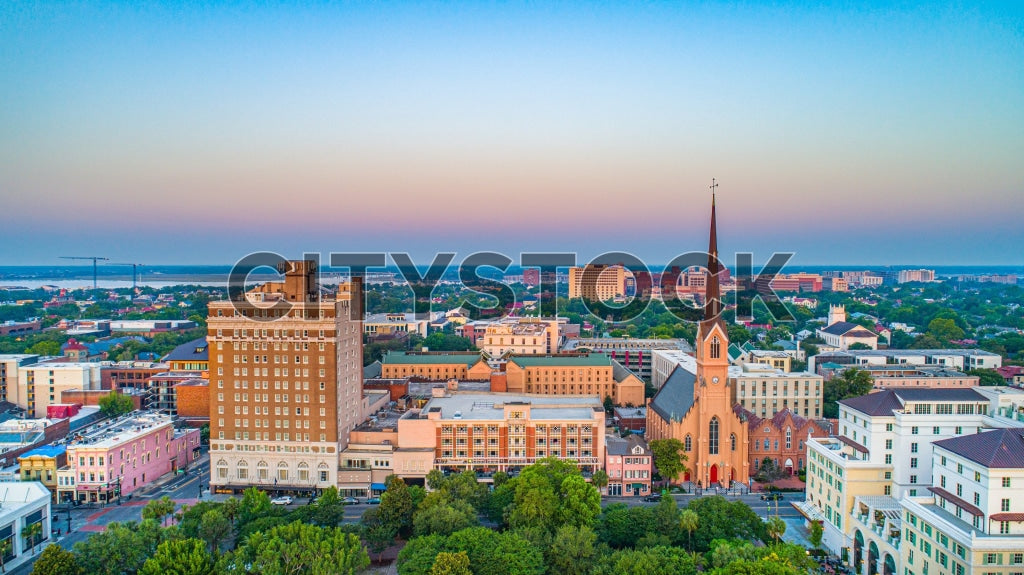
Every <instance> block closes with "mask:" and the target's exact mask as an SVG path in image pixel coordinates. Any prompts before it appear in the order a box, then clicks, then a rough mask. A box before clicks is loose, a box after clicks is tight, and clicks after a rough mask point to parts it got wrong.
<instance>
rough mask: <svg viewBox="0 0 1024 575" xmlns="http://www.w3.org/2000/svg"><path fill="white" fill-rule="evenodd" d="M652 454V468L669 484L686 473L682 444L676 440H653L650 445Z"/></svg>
mask: <svg viewBox="0 0 1024 575" xmlns="http://www.w3.org/2000/svg"><path fill="white" fill-rule="evenodd" d="M650 447H651V452H652V453H653V454H654V466H655V467H657V468H658V473H660V474H661V476H662V477H663V478H664V479H665V480H667V481H668V482H669V483H670V484H671V483H672V481H673V480H675V479H676V478H677V477H679V475H680V474H681V473H685V472H686V463H685V462H686V459H687V457H686V454H685V453H683V442H681V441H679V440H678V439H676V438H674V437H673V438H669V439H655V440H653V441H651V443H650Z"/></svg>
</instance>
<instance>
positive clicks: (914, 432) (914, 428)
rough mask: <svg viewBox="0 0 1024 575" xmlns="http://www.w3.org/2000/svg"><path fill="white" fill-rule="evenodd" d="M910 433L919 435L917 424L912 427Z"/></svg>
mask: <svg viewBox="0 0 1024 575" xmlns="http://www.w3.org/2000/svg"><path fill="white" fill-rule="evenodd" d="M910 434H911V435H917V426H916V425H915V426H914V427H911V428H910Z"/></svg>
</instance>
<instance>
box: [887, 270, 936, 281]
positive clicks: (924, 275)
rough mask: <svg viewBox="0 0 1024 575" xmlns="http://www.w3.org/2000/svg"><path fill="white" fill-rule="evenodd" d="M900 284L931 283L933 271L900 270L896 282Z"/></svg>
mask: <svg viewBox="0 0 1024 575" xmlns="http://www.w3.org/2000/svg"><path fill="white" fill-rule="evenodd" d="M896 281H897V282H899V283H901V284H905V283H909V282H933V281H935V270H925V269H921V270H900V273H899V277H898V279H897V280H896Z"/></svg>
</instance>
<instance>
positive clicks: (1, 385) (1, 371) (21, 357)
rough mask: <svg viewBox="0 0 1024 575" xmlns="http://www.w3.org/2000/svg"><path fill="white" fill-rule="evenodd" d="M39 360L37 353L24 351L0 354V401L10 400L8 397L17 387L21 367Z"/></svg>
mask: <svg viewBox="0 0 1024 575" xmlns="http://www.w3.org/2000/svg"><path fill="white" fill-rule="evenodd" d="M37 361H39V356H38V355H33V354H25V353H4V354H0V401H12V402H13V400H10V399H8V397H9V396H12V395H11V394H13V393H15V389H14V388H16V387H18V374H19V373H20V371H21V368H22V367H23V366H26V365H32V364H33V363H35V362H37Z"/></svg>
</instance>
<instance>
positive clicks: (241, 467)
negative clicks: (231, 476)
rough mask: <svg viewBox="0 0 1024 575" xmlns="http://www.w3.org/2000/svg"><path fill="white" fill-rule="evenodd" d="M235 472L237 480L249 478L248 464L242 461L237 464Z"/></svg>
mask: <svg viewBox="0 0 1024 575" xmlns="http://www.w3.org/2000/svg"><path fill="white" fill-rule="evenodd" d="M235 471H236V475H237V476H238V478H239V479H248V478H249V464H248V463H247V462H246V461H245V460H244V459H243V460H241V461H239V462H238V468H237V469H236V470H235Z"/></svg>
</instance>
